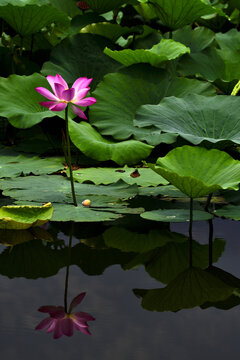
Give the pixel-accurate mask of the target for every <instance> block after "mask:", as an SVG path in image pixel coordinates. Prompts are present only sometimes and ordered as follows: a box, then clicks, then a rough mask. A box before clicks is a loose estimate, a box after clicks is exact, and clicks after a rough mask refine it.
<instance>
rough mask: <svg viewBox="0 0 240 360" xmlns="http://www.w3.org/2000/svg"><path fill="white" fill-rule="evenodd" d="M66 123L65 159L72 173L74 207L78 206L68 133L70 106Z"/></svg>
mask: <svg viewBox="0 0 240 360" xmlns="http://www.w3.org/2000/svg"><path fill="white" fill-rule="evenodd" d="M65 123H66V142H67V156H66V155H65V159H66V162H67V165H68V168H69V173H70V181H71V189H72V198H73V204H74V206H78V205H77V200H76V195H75V190H74V181H73V173H72V160H71V150H70V137H69V131H68V106H67V107H66V109H65Z"/></svg>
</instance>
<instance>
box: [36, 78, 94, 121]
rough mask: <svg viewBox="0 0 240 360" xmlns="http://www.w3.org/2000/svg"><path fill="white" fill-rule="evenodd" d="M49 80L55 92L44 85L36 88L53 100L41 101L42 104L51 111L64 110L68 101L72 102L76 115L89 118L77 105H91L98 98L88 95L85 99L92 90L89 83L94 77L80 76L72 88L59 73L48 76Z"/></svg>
mask: <svg viewBox="0 0 240 360" xmlns="http://www.w3.org/2000/svg"><path fill="white" fill-rule="evenodd" d="M47 81H48V82H49V84H50V86H51V88H52V90H53V92H54V94H53V93H51V91H49V90H47V89H45V88H44V87H37V88H36V90H37V92H39V94H41V95H43V96H45V97H46V98H47V99H49V100H52V101H44V102H40V103H39V104H40V105H42V106H45V107H47V108H49V110H51V111H62V110H64V109H65V108H66V107H67V105H68V103H70V105H71V109H72V111H73V112H74V113H75V114H76V115H78V116H79V117H80V118H82V119H87V117H86V115H85V114H84V112H83V111H82V110H81V109H79V108H78V107H77V106H75V105H78V106H89V105H92V104H94V103H95V102H96V99H95V98H93V97H87V98H85V99H84V97H85V96H86V95H87V93H88V91H89V90H90V87H88V85H89V84H90V82H91V81H92V79H88V78H86V77H81V78H78V79H77V80H76V81H75V82H74V84H73V86H72V87H71V88H70V89H69V88H68V84H67V83H66V81H65V80H64V79H63V78H62V77H61V75H59V74H57V75H56V76H51V75H49V76H47ZM73 104H75V105H73Z"/></svg>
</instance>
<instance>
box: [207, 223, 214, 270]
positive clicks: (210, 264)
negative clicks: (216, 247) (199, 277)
mask: <svg viewBox="0 0 240 360" xmlns="http://www.w3.org/2000/svg"><path fill="white" fill-rule="evenodd" d="M208 225H209V237H208V247H209V253H208V254H209V267H211V266H212V263H213V221H212V219H210V220H208Z"/></svg>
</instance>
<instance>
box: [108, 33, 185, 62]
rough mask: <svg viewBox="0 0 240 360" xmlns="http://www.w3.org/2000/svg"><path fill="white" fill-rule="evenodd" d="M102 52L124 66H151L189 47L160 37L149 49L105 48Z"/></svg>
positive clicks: (167, 59) (183, 51)
mask: <svg viewBox="0 0 240 360" xmlns="http://www.w3.org/2000/svg"><path fill="white" fill-rule="evenodd" d="M104 53H105V54H107V55H108V56H110V57H111V58H113V59H114V60H116V61H118V62H120V63H121V64H123V65H125V66H130V65H133V64H137V63H149V64H151V65H152V66H156V67H160V65H161V64H162V63H163V62H165V61H169V60H174V59H177V58H178V57H180V56H182V55H183V54H186V53H190V49H189V48H188V47H186V46H185V45H183V44H181V43H179V42H176V41H174V40H171V39H162V40H161V41H160V43H159V44H156V45H154V46H153V47H152V48H151V49H137V50H131V49H125V50H120V51H117V50H114V51H112V50H110V49H108V48H105V50H104Z"/></svg>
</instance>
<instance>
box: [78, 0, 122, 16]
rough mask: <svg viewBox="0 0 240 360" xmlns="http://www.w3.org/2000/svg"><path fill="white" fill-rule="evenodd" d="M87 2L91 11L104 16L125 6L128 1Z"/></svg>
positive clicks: (101, 0)
mask: <svg viewBox="0 0 240 360" xmlns="http://www.w3.org/2000/svg"><path fill="white" fill-rule="evenodd" d="M85 2H86V3H87V4H88V5H89V7H90V9H91V10H93V11H96V12H98V13H100V14H103V13H106V12H108V11H110V10H115V9H118V8H119V7H121V6H122V5H123V4H126V3H127V2H128V0H114V1H112V0H86V1H85Z"/></svg>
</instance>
